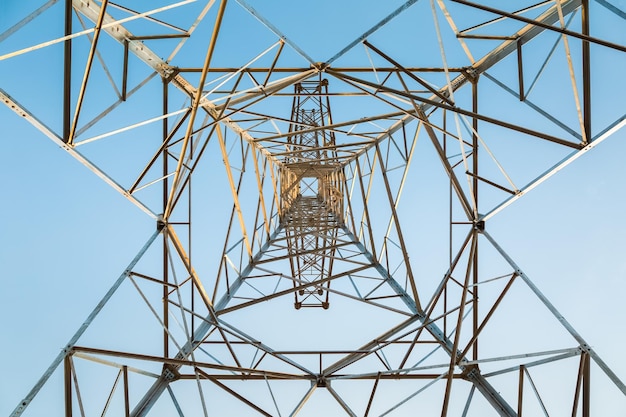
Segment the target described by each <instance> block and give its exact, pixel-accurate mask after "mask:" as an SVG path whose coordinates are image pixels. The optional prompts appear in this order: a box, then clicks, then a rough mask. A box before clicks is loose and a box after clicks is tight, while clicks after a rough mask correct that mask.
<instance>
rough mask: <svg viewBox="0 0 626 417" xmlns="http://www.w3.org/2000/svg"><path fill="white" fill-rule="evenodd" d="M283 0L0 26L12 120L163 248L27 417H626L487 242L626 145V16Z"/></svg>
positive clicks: (93, 326) (108, 10)
mask: <svg viewBox="0 0 626 417" xmlns="http://www.w3.org/2000/svg"><path fill="white" fill-rule="evenodd" d="M270 3H271V4H270ZM337 3H339V4H337ZM294 4H295V3H294V2H282V1H281V2H262V1H254V2H253V1H251V0H250V1H246V0H231V1H230V2H227V1H225V0H222V1H215V0H210V1H199V0H195V1H194V0H184V1H179V2H171V1H168V0H160V1H153V2H150V4H149V5H143V4H142V5H137V4H135V2H130V1H122V2H119V3H113V2H109V1H106V0H103V1H85V0H67V1H55V0H51V1H48V2H46V3H43V2H42V4H41V5H40V7H39V8H38V9H34V11H33V10H30V9H28V10H26V9H23V8H25V7H27V6H22V7H16V9H15V10H13V9H11V8H10V7H9V6H0V7H5V8H7V16H9V19H7V20H10V22H9V24H8V26H6V27H4V26H3V27H2V29H1V30H2V33H1V34H0V71H2V74H3V75H4V74H6V76H5V77H4V78H3V79H4V80H5V81H3V82H2V83H1V84H0V99H1V100H2V101H3V102H4V104H5V105H6V106H7V107H8V108H10V109H11V110H12V111H13V112H15V113H17V115H18V116H19V117H20V118H22V119H24V120H25V121H26V122H28V123H29V124H30V125H32V126H34V127H35V128H36V129H38V130H39V132H41V133H43V134H44V135H45V136H47V137H48V138H49V139H51V140H52V141H53V142H54V143H56V144H57V145H58V146H59V147H61V148H62V149H63V150H64V151H66V152H67V153H68V154H69V155H71V156H72V157H73V158H75V159H76V160H78V161H79V162H80V163H81V164H83V165H84V166H85V167H86V168H87V169H88V170H91V171H92V172H93V173H95V174H96V175H97V176H98V177H100V178H101V179H102V180H104V182H105V183H106V184H108V185H109V186H110V187H112V189H113V190H115V191H116V192H118V193H119V194H121V195H123V196H124V197H125V198H126V199H127V200H128V201H129V202H130V203H131V205H133V206H135V207H136V208H138V209H139V211H140V212H141V213H142V215H145V216H146V217H147V218H148V219H149V221H150V222H151V223H152V224H154V225H155V226H156V231H154V230H153V231H152V233H151V237H150V238H149V239H148V240H147V242H145V244H144V245H143V246H142V249H141V250H140V251H139V252H138V253H137V255H136V256H135V257H134V259H133V260H132V262H131V263H130V264H129V265H128V266H126V267H123V266H120V269H123V271H122V273H121V275H119V278H117V280H116V281H114V283H113V285H112V287H111V288H110V289H109V290H108V291H104V294H105V295H104V296H103V298H102V299H101V300H100V302H99V304H98V305H97V307H96V308H95V309H94V310H93V311H92V313H91V314H90V315H89V316H88V318H87V319H86V320H85V321H84V322H83V324H82V325H81V327H80V328H79V330H78V331H77V332H76V334H75V335H74V336H73V337H71V339H70V340H69V342H68V343H67V345H66V346H65V348H64V349H63V350H62V352H61V353H59V355H58V356H57V358H56V359H55V360H54V361H53V363H52V365H51V366H50V368H49V369H48V371H46V372H45V373H44V375H43V376H42V378H41V379H40V380H39V382H38V383H37V384H36V385H35V386H34V388H33V389H32V390H31V391H30V392H29V393H28V394H27V395H26V397H25V398H24V400H23V401H20V402H19V403H18V405H17V407H16V408H15V410H14V411H13V413H12V416H15V417H17V416H19V415H22V414H24V415H28V413H29V412H30V411H31V409H30V408H29V407H30V406H31V403H32V406H33V409H34V412H35V413H37V412H38V410H41V408H39V409H38V408H36V407H37V398H38V397H37V395H38V394H39V392H40V391H41V390H42V388H45V387H49V386H51V385H54V384H58V385H59V386H60V387H61V388H60V389H59V390H58V391H59V392H63V393H64V394H63V395H62V396H61V398H58V399H57V400H56V401H55V400H50V406H49V407H48V406H47V405H44V407H45V408H47V409H48V412H49V413H50V415H62V414H63V413H65V415H66V416H71V415H92V414H97V415H107V413H108V414H110V415H132V416H144V415H154V416H170V415H171V416H191V415H194V416H195V415H205V416H208V415H272V416H273V415H277V416H285V415H320V414H329V415H342V414H345V415H351V416H355V415H363V416H373V415H380V416H384V415H412V414H416V413H418V414H420V415H428V416H429V415H436V416H444V415H450V416H451V415H462V416H472V415H477V416H485V415H501V416H516V415H522V412H523V414H524V415H527V414H528V415H542V413H543V414H545V415H573V416H578V415H580V416H588V415H590V413H591V412H592V411H593V412H596V411H595V410H602V411H599V412H600V413H603V414H602V415H605V414H606V412H607V411H608V410H620V409H623V408H624V406H625V404H626V386H625V385H624V384H623V382H622V381H621V379H620V378H621V375H618V374H619V372H616V371H614V370H613V368H612V367H611V365H610V364H607V363H605V362H604V361H603V360H602V359H601V358H600V356H599V355H598V353H596V351H595V350H594V349H593V348H592V346H593V344H590V343H588V342H587V341H586V340H585V339H584V338H583V336H581V335H580V334H579V333H578V332H577V331H576V330H575V329H574V326H572V325H571V324H570V323H569V322H568V321H567V320H566V319H565V318H564V317H563V316H562V315H561V313H559V311H558V310H557V308H556V307H555V305H554V304H553V303H552V302H551V301H550V300H549V298H548V297H547V296H545V295H544V294H543V293H542V291H541V290H540V288H539V287H540V286H539V285H537V284H535V282H533V280H531V278H530V277H529V276H528V275H527V274H526V273H525V272H524V270H523V269H522V267H520V266H519V265H518V264H517V263H516V262H515V261H514V260H513V258H512V257H511V256H510V255H509V254H508V253H507V252H506V251H505V249H503V248H502V247H501V245H500V243H498V240H497V239H496V233H493V232H492V230H491V228H490V225H491V224H492V222H493V221H495V219H497V218H498V216H501V215H502V214H501V212H503V211H505V209H507V207H509V206H510V205H511V204H512V203H514V202H516V201H517V200H519V199H520V198H521V197H523V196H524V195H525V194H527V193H528V192H529V191H531V190H533V189H534V188H536V187H537V186H538V185H540V184H541V183H542V182H544V181H545V180H546V179H548V178H550V177H551V176H552V175H553V174H555V173H556V172H558V171H559V170H561V169H562V168H563V167H565V166H566V165H569V164H570V163H571V162H573V161H574V160H576V159H578V158H579V157H580V156H581V155H583V154H585V153H587V152H588V151H589V150H591V149H592V148H594V147H595V146H596V145H597V144H599V143H601V142H602V141H604V140H605V139H607V138H609V137H611V136H613V135H615V134H616V133H617V132H619V131H620V129H622V127H623V126H624V125H625V124H626V121H625V115H624V113H623V109H622V108H620V106H607V105H603V104H605V103H606V100H608V99H609V98H611V97H614V96H616V95H617V96H622V95H623V93H624V92H625V91H624V86H623V83H621V79H622V70H623V69H625V68H626V54H625V53H626V46H624V38H623V32H624V31H623V30H621V29H623V28H624V19H625V18H626V12H625V11H624V7H623V6H620V5H619V4H617V2H615V3H612V2H607V1H599V0H598V1H595V2H590V1H586V0H578V1H576V0H558V1H546V2H539V3H533V2H527V1H521V0H520V1H515V2H511V4H509V3H506V4H500V3H499V2H480V3H477V2H469V1H465V0H449V1H448V0H437V1H435V0H431V1H426V0H423V1H417V0H410V1H389V2H350V1H348V2H329V1H328V2H327V1H324V2H319V4H317V3H316V4H309V5H306V7H305V5H303V4H298V5H297V6H294ZM28 7H31V6H30V5H29V6H28ZM139 7H141V8H143V7H145V8H146V10H143V9H142V10H135V9H137V8H139ZM29 13H30V14H29ZM2 24H3V25H5V23H4V22H3V23H2ZM42 28H43V29H42ZM607 62H611V65H607ZM32 63H37V64H38V65H40V66H41V65H42V64H43V63H45V64H48V63H49V64H50V70H49V72H50V77H55V78H54V79H55V80H56V81H55V83H50V81H49V79H47V77H37V78H36V79H29V73H28V71H29V65H32ZM27 80H28V81H27ZM52 84H54V85H52ZM33 91H34V92H35V93H33ZM492 219H494V220H492ZM492 234H493V235H492ZM159 242H161V243H159ZM103 257H106V253H103ZM294 307H295V308H294ZM303 307H322V308H303ZM531 311H532V315H531V314H529V312H531ZM120 316H121V317H122V318H120ZM525 316H529V317H530V316H532V317H533V320H524V317H525ZM592 375H593V376H592ZM597 375H599V376H600V377H599V378H598V381H596V376H597ZM557 384H558V388H556V386H557ZM609 392H610V400H608V401H607V400H606V399H605V395H608V393H609ZM594 398H601V400H599V402H600V403H602V404H603V406H595V405H594V404H596V403H595V402H594ZM16 401H17V400H16ZM39 407H41V405H40V406H39ZM595 407H597V408H595ZM55 413H56V414H55ZM616 415H619V412H618V414H616Z"/></svg>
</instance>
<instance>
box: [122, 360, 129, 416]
mask: <svg viewBox="0 0 626 417" xmlns="http://www.w3.org/2000/svg"><path fill="white" fill-rule="evenodd" d="M122 372H123V373H124V416H125V417H129V416H130V400H129V398H128V366H126V365H124V366H122Z"/></svg>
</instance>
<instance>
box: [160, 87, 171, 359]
mask: <svg viewBox="0 0 626 417" xmlns="http://www.w3.org/2000/svg"><path fill="white" fill-rule="evenodd" d="M162 80H163V114H164V115H165V114H167V113H168V108H169V105H168V98H169V97H168V85H169V81H168V80H167V79H165V78H163V79H162ZM162 127H163V142H165V141H167V139H168V123H167V117H164V118H163V122H162ZM168 153H169V152H168V146H167V145H165V146H163V151H162V152H161V155H162V158H163V212H164V213H165V210H166V208H167V197H168V189H169V181H168V178H169V177H168V176H167V170H168V166H167V158H168ZM162 221H163V222H167V220H166V219H162ZM158 227H161V226H160V225H158ZM167 251H168V248H167V233H163V326H164V327H165V328H164V329H163V356H164V357H166V358H167V357H169V340H168V333H169V290H168V285H167V284H168V283H169V267H168V264H167V259H168V256H167Z"/></svg>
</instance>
